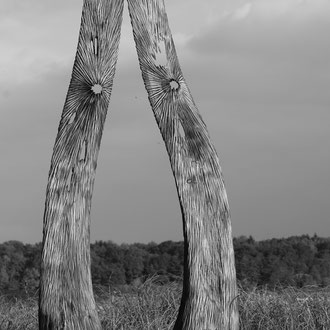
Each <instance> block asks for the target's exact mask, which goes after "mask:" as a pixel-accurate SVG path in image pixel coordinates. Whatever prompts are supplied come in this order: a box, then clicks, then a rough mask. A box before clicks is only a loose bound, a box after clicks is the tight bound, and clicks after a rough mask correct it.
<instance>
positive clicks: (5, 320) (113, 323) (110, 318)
mask: <svg viewBox="0 0 330 330" xmlns="http://www.w3.org/2000/svg"><path fill="white" fill-rule="evenodd" d="M95 295H96V301H97V305H98V312H99V315H100V319H101V322H102V327H103V329H110V330H114V329H116V330H130V329H134V330H142V329H143V330H165V329H172V327H173V325H174V322H175V318H176V314H177V310H178V307H179V303H180V296H181V286H180V285H179V284H177V283H171V284H165V285H161V284H160V283H158V282H157V278H152V279H150V280H148V281H146V282H145V283H144V284H143V285H142V286H140V287H138V288H131V290H130V292H129V293H124V292H120V291H116V290H112V291H111V292H106V291H104V290H100V289H97V290H96V294H95ZM238 301H239V308H240V317H241V329H242V330H247V329H249V330H252V329H253V330H254V329H262V330H264V329H274V330H275V329H276V330H278V329H292V330H296V329H306V330H307V329H308V330H316V329H318V330H327V329H330V288H324V289H316V288H314V289H309V290H307V289H300V290H298V289H294V288H287V289H278V290H276V291H275V290H274V291H271V290H266V289H255V290H251V291H249V292H246V291H244V290H240V294H239V297H238ZM37 324H38V320H37V297H31V298H28V299H22V300H9V299H8V298H7V297H1V298H0V329H1V330H14V329H15V330H19V329H24V330H30V329H31V330H32V329H37V328H38V326H37Z"/></svg>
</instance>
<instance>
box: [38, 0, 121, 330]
mask: <svg viewBox="0 0 330 330" xmlns="http://www.w3.org/2000/svg"><path fill="white" fill-rule="evenodd" d="M122 11H123V0H111V1H109V0H84V4H83V11H82V20H81V28H80V34H79V41H78V47H77V54H76V58H75V62H74V66H73V72H72V78H71V82H70V86H69V91H68V94H67V97H66V101H65V104H64V109H63V113H62V117H61V121H60V125H59V129H58V134H57V137H56V141H55V146H54V151H53V156H52V160H51V167H50V171H49V178H48V186H47V193H46V203H45V212H44V229H43V249H42V264H41V279H40V297H39V329H43V330H46V329H67V330H69V329H70V330H92V329H101V324H100V321H99V319H98V315H97V311H96V307H95V301H94V298H93V290H92V282H91V273H90V240H89V236H90V235H89V233H90V209H91V199H92V192H93V185H94V178H95V171H96V165H97V157H98V152H99V147H100V142H101V137H102V131H103V125H104V121H105V118H106V114H107V109H108V105H109V100H110V95H111V90H112V83H113V77H114V73H115V64H116V61H117V53H118V44H119V38H120V28H121V21H122ZM63 37H65V36H63Z"/></svg>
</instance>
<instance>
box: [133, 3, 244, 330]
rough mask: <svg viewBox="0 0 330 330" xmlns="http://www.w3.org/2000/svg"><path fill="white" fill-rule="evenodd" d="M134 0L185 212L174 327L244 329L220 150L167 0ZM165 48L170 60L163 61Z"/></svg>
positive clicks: (146, 73)
mask: <svg viewBox="0 0 330 330" xmlns="http://www.w3.org/2000/svg"><path fill="white" fill-rule="evenodd" d="M128 4H129V13H130V16H131V21H132V26H133V33H134V39H135V44H136V48H137V53H138V58H139V62H140V68H141V71H142V77H143V80H144V84H145V87H146V89H147V92H148V97H149V101H150V104H151V107H152V110H153V113H154V116H155V118H156V121H157V124H158V126H159V129H160V131H161V134H162V136H163V139H164V141H165V145H166V148H167V152H168V155H169V158H170V163H171V167H172V171H173V174H174V178H175V182H176V186H177V191H178V196H179V200H180V205H181V210H182V217H183V234H184V249H185V254H184V284H183V294H182V300H181V305H180V309H179V313H178V318H177V321H176V324H175V326H174V329H175V330H179V329H180V330H181V329H185V330H215V329H217V330H220V329H221V330H228V329H232V330H234V329H238V327H239V318H238V309H237V302H236V295H237V291H236V274H235V263H234V251H233V243H232V233H231V222H230V215H229V208H228V201H227V195H226V190H225V187H224V183H223V179H222V174H221V169H220V164H219V160H218V157H217V154H216V151H215V149H214V147H213V145H212V143H211V141H210V138H209V134H208V132H207V129H206V126H205V123H204V122H203V120H202V118H201V116H200V114H199V112H198V110H197V107H196V105H195V103H194V101H193V99H192V96H191V94H190V92H189V89H188V87H187V84H186V82H185V80H184V78H183V75H182V72H181V69H180V65H179V62H178V59H177V55H176V51H175V48H174V43H173V40H172V36H171V32H170V29H169V25H168V20H167V15H166V12H165V8H164V2H163V0H128ZM163 48H164V49H165V50H166V56H165V61H164V63H159V61H158V58H159V57H161V54H160V53H159V51H160V50H161V49H163Z"/></svg>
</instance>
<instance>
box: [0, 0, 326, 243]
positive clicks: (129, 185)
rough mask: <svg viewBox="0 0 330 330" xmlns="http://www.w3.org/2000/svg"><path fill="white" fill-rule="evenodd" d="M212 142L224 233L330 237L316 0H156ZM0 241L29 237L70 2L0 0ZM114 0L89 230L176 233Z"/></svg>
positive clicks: (38, 221)
mask: <svg viewBox="0 0 330 330" xmlns="http://www.w3.org/2000/svg"><path fill="white" fill-rule="evenodd" d="M165 4H166V8H167V14H168V18H169V23H170V27H171V30H172V33H173V38H174V42H175V44H176V49H177V53H178V57H179V60H180V64H181V67H182V70H183V73H184V76H185V78H186V81H187V83H188V85H189V87H190V90H191V92H192V95H193V97H194V100H195V103H196V104H197V106H198V108H199V110H200V112H201V114H202V116H203V119H204V121H205V122H206V124H207V127H208V129H209V131H210V135H211V138H212V141H213V143H214V144H215V146H216V149H217V151H218V155H219V157H220V163H221V166H222V170H223V174H224V178H225V183H226V187H227V192H228V197H229V203H230V208H231V214H232V226H233V233H234V236H239V235H252V236H254V237H255V238H256V239H258V240H260V239H266V238H271V237H287V236H291V235H301V234H309V235H313V234H314V233H317V234H318V235H320V236H324V237H325V236H326V237H328V236H330V198H329V196H330V174H329V167H330V149H329V141H330V128H329V126H330V40H329V32H330V1H329V0H253V1H248V0H203V1H201V0H198V1H197V0H166V1H165ZM0 8H1V10H0V110H1V121H0V154H1V160H0V221H1V228H0V242H3V241H7V240H20V241H23V242H32V243H34V242H38V241H41V239H42V218H43V210H44V200H45V192H46V184H47V176H48V170H49V166H50V158H51V154H52V148H53V145H54V141H55V136H56V133H57V127H58V124H59V119H60V115H61V112H62V108H63V104H64V100H65V96H66V93H67V88H68V85H69V81H70V76H71V70H72V65H73V60H74V56H75V51H76V46H77V40H78V32H79V27H80V17H81V8H82V1H81V0H80V1H78V0H57V1H51V0H24V1H22V0H10V1H7V0H0ZM182 239H183V236H182V223H181V215H180V209H179V204H178V198H177V195H176V190H175V185H174V180H173V177H172V173H171V171H170V164H169V161H168V158H167V154H166V151H165V147H164V144H163V142H162V139H161V136H160V134H159V132H158V128H157V125H156V122H155V120H154V118H153V114H152V111H151V108H150V106H149V103H148V100H147V93H146V91H145V89H144V86H143V82H142V78H141V73H140V70H139V67H138V60H137V55H136V51H135V45H134V41H133V36H132V30H131V25H130V22H129V17H128V12H127V4H126V3H125V11H124V22H123V26H122V37H121V42H120V51H119V58H118V64H117V71H116V75H115V80H114V86H113V92H112V97H111V101H110V107H109V111H108V116H107V122H106V125H105V131H104V135H103V140H102V144H101V150H100V155H99V160H98V169H97V175H96V182H95V189H94V195H93V203H92V225H91V240H92V241H95V240H112V241H114V242H117V243H121V242H129V243H130V242H150V241H155V242H161V241H165V240H182Z"/></svg>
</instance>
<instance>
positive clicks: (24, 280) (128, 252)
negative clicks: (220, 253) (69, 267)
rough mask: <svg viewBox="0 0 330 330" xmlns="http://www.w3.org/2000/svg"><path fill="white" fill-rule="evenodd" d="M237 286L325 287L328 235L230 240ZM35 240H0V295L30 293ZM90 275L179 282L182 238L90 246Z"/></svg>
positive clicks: (117, 282) (329, 265)
mask: <svg viewBox="0 0 330 330" xmlns="http://www.w3.org/2000/svg"><path fill="white" fill-rule="evenodd" d="M234 249H235V259H236V270H237V278H238V281H239V285H240V286H242V287H243V288H251V287H255V286H268V287H269V288H275V287H276V286H282V287H283V286H295V287H303V286H308V285H317V286H328V285H330V238H321V237H318V236H316V235H314V236H313V237H310V236H308V235H303V236H294V237H289V238H283V239H269V240H264V241H255V240H254V239H253V238H252V237H251V236H250V237H245V236H241V237H238V238H234ZM40 253H41V243H37V244H33V245H31V244H23V243H21V242H18V241H8V242H5V243H3V244H0V294H1V295H2V294H19V293H26V294H31V293H35V292H36V291H37V289H38V284H39V264H40ZM91 258H92V265H91V267H92V279H93V285H94V286H95V287H97V286H102V287H106V288H107V289H108V290H109V289H113V288H119V289H120V288H121V289H124V288H125V287H127V285H132V284H133V285H137V284H138V283H141V281H143V280H144V279H146V278H148V277H150V276H153V275H155V274H157V275H159V277H158V278H159V279H161V281H162V282H163V283H166V282H171V281H181V279H182V274H183V242H172V241H166V242H163V243H160V244H156V243H148V244H141V243H134V244H121V245H118V244H115V243H113V242H111V241H108V242H103V241H97V242H95V243H94V244H91Z"/></svg>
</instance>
